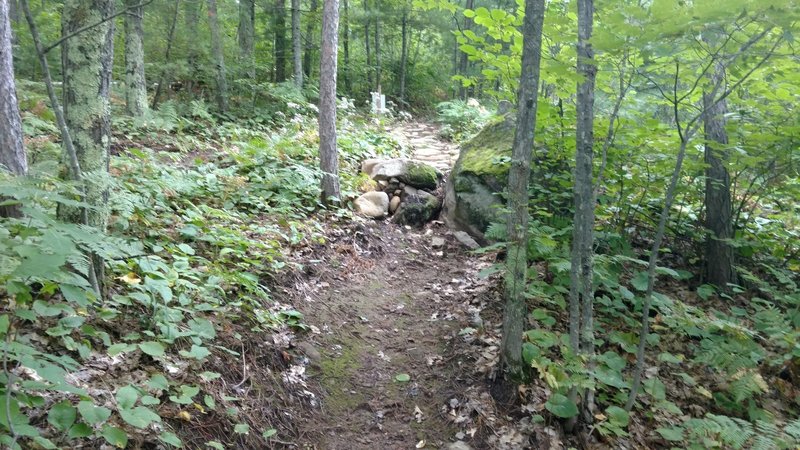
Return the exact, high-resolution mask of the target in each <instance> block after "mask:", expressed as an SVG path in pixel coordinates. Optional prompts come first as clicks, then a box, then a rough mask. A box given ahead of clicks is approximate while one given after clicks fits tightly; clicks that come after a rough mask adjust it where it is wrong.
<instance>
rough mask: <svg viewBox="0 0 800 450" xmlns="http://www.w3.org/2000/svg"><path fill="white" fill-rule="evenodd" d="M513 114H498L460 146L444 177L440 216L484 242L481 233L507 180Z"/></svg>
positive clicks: (493, 217) (498, 203)
mask: <svg viewBox="0 0 800 450" xmlns="http://www.w3.org/2000/svg"><path fill="white" fill-rule="evenodd" d="M514 125H515V124H514V116H513V114H506V115H504V116H498V117H497V118H495V119H494V120H492V121H491V122H490V123H489V124H487V125H486V126H485V127H484V128H483V130H481V131H480V133H478V134H477V135H476V136H475V137H473V138H472V139H471V140H470V141H468V142H466V143H465V144H463V145H462V146H461V152H460V154H459V156H458V160H457V161H456V165H455V167H453V171H452V172H451V173H450V176H449V177H448V179H447V184H446V186H445V198H444V206H443V215H442V216H443V217H444V219H445V221H446V222H447V223H448V225H450V226H451V227H454V228H458V229H462V230H464V231H467V232H468V233H469V234H471V235H472V236H473V237H475V238H476V239H478V241H482V242H485V241H486V240H485V239H484V233H485V232H486V229H487V228H488V227H489V224H490V223H491V222H493V221H496V220H497V217H498V213H499V211H500V208H501V207H502V206H503V199H502V198H501V197H500V195H499V194H500V193H502V192H503V190H504V189H505V188H506V185H507V183H508V170H509V168H510V167H511V164H510V161H511V150H512V147H513V145H514V129H515V126H514Z"/></svg>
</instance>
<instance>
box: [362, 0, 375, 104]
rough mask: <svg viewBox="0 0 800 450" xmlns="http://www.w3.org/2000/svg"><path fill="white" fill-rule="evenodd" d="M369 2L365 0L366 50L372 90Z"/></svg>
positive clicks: (368, 74)
mask: <svg viewBox="0 0 800 450" xmlns="http://www.w3.org/2000/svg"><path fill="white" fill-rule="evenodd" d="M369 16H370V10H369V3H368V2H367V0H364V51H365V52H366V56H367V68H366V69H367V86H369V90H370V91H371V90H372V86H373V85H372V52H371V48H370V44H369V41H370V37H369Z"/></svg>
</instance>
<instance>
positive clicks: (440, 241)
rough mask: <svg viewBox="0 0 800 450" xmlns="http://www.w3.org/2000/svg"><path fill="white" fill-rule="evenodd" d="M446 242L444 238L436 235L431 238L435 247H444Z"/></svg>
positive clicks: (432, 245)
mask: <svg viewBox="0 0 800 450" xmlns="http://www.w3.org/2000/svg"><path fill="white" fill-rule="evenodd" d="M444 242H445V241H444V238H442V237H439V236H434V237H433V238H432V239H431V247H433V248H442V247H444Z"/></svg>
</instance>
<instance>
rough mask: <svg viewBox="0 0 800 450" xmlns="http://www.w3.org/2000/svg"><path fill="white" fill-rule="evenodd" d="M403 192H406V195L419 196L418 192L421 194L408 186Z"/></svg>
mask: <svg viewBox="0 0 800 450" xmlns="http://www.w3.org/2000/svg"><path fill="white" fill-rule="evenodd" d="M403 192H405V193H406V195H417V192H419V190H418V189H417V188H413V187H411V186H406V187H405V188H403Z"/></svg>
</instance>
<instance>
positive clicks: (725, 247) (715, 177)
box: [703, 64, 737, 291]
mask: <svg viewBox="0 0 800 450" xmlns="http://www.w3.org/2000/svg"><path fill="white" fill-rule="evenodd" d="M711 78H712V80H711V82H712V85H716V84H718V83H721V82H722V80H724V78H725V68H724V67H722V66H721V65H720V64H717V67H716V68H715V69H714V73H713V74H712V75H711ZM703 104H704V107H705V108H706V111H707V112H706V115H705V118H704V123H703V125H704V131H705V138H706V144H705V161H706V190H705V207H706V228H707V229H708V231H709V234H708V236H707V237H706V254H705V259H706V264H705V266H706V267H705V281H706V282H707V283H709V284H713V285H714V286H717V288H719V289H721V290H722V291H729V290H730V287H729V286H728V284H729V283H736V282H737V279H736V271H735V270H734V269H733V263H734V253H733V247H732V246H731V244H730V239H733V220H732V211H733V210H732V206H731V177H730V174H729V173H728V168H727V166H726V164H727V162H728V150H727V149H726V147H727V145H728V133H727V131H726V130H725V123H726V120H725V114H727V112H728V102H727V101H725V100H723V101H721V102H717V103H716V104H715V103H714V99H713V98H709V95H708V94H705V95H703Z"/></svg>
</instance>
